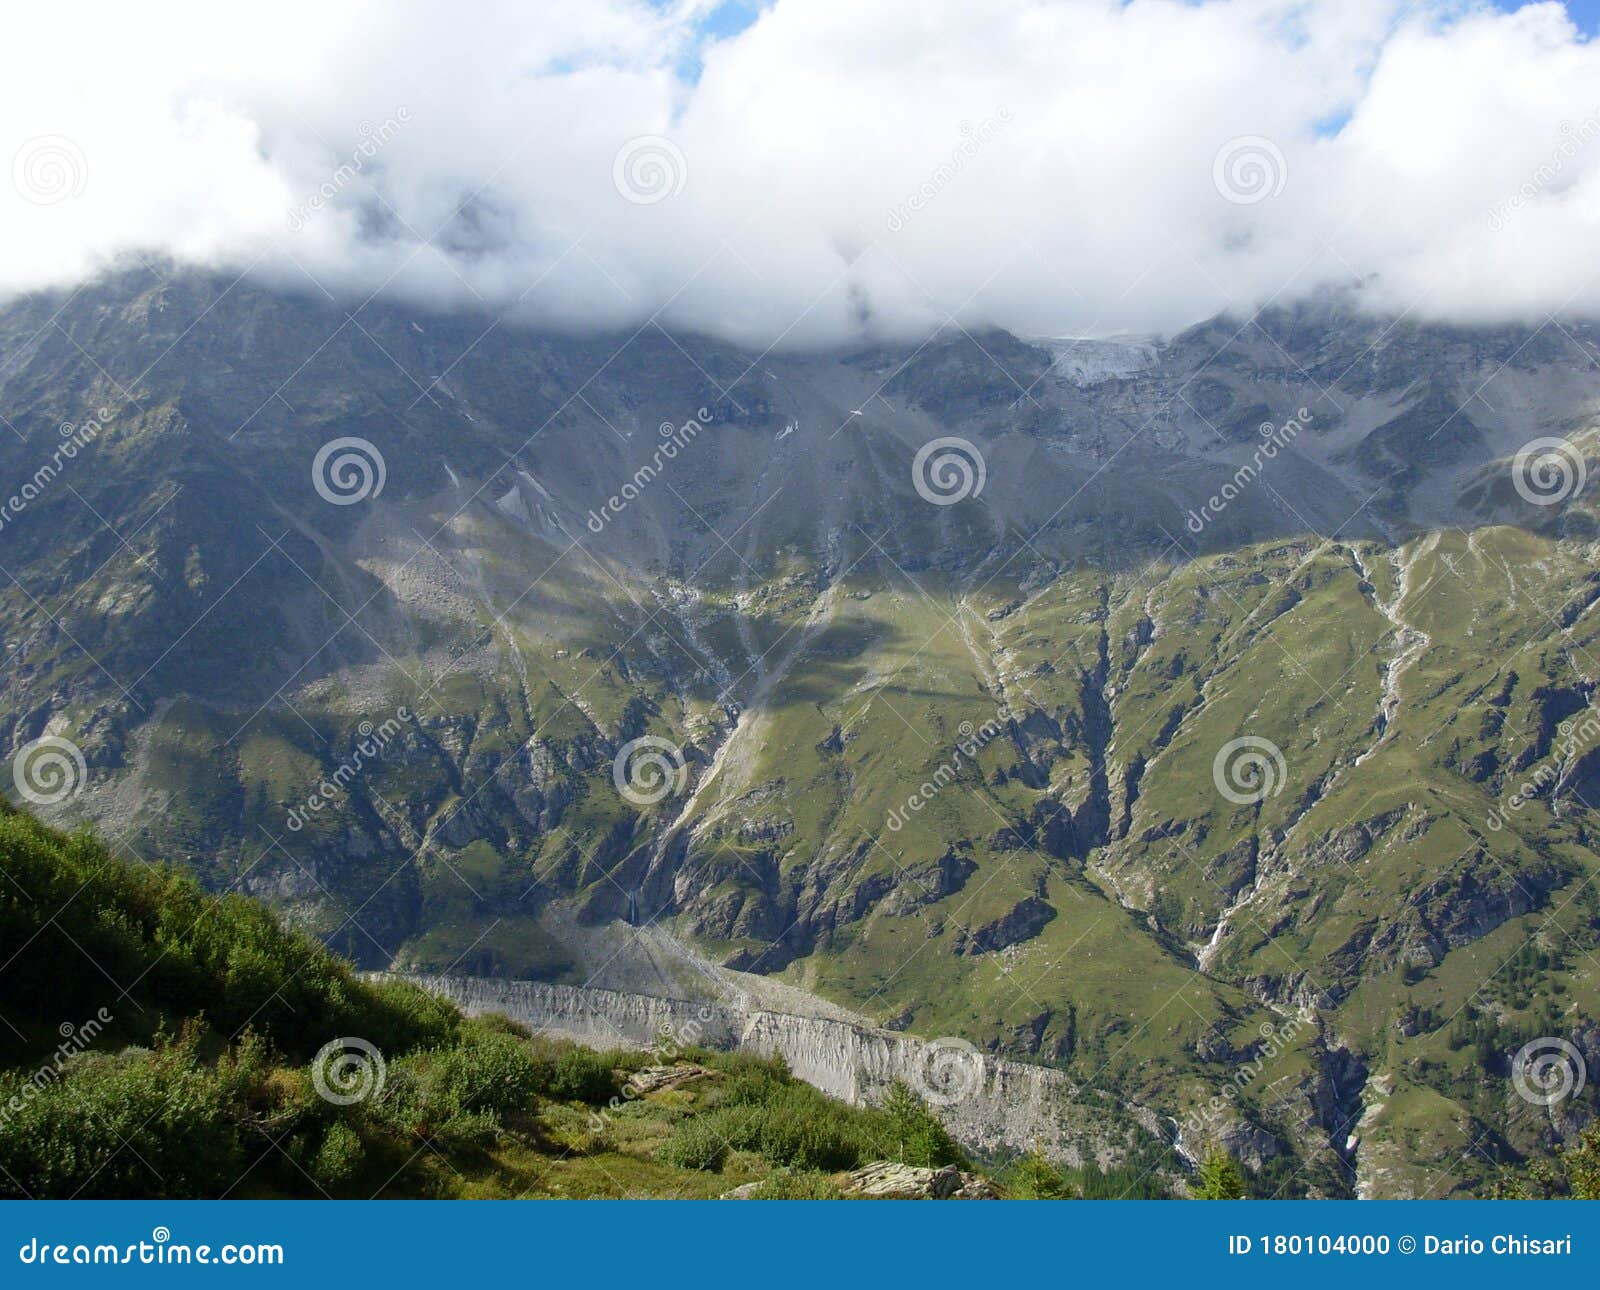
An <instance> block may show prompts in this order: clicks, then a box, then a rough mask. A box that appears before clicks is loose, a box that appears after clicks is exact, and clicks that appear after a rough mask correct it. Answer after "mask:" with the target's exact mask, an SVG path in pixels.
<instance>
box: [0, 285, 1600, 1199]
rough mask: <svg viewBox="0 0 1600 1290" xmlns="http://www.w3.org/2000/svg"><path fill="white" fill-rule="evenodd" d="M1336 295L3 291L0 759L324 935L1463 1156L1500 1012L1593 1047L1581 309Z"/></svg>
mask: <svg viewBox="0 0 1600 1290" xmlns="http://www.w3.org/2000/svg"><path fill="white" fill-rule="evenodd" d="M1356 303H1357V302H1352V301H1329V302H1326V303H1324V304H1321V305H1318V306H1315V307H1301V308H1297V309H1294V310H1270V311H1267V312H1265V313H1262V314H1260V315H1257V316H1254V317H1250V318H1243V317H1241V318H1219V319H1216V320H1214V321H1212V322H1210V323H1207V324H1204V325H1202V326H1199V327H1196V328H1194V329H1192V330H1190V331H1188V332H1186V333H1183V334H1182V335H1179V336H1177V337H1174V338H1172V339H1170V340H1167V341H1155V340H1152V339H1150V338H1138V339H1136V340H1129V341H1125V342H1115V341H1112V342H1105V341H1097V342H1094V343H1092V344H1088V343H1086V344H1082V345H1079V344H1075V343H1073V342H1071V341H1060V340H1052V341H1048V342H1039V343H1031V342H1028V341H1025V340H1021V339H1018V338H1014V337H1010V336H1006V335H1001V334H984V335H976V336H974V335H968V334H966V333H964V332H961V331H959V330H952V331H951V332H949V333H948V334H941V335H938V336H935V337H932V338H929V339H928V340H927V341H925V342H924V343H923V344H921V345H905V346H899V347H885V346H863V347H861V348H859V349H857V350H854V351H851V352H845V353H835V354H826V355H818V354H788V353H778V352H774V353H768V354H754V353H744V352H740V351H737V350H734V349H731V348H729V347H727V346H724V345H720V344H716V343H711V342H707V341H704V340H700V339H696V338H691V337H684V336H672V335H668V334H666V333H664V332H662V331H661V330H659V329H657V328H654V327H646V328H644V329H641V330H640V332H638V333H637V334H634V335H632V336H604V337H589V338H573V337H563V338H552V337H548V336H541V335H537V334H533V333H528V332H526V331H519V330H516V329H514V328H513V327H511V326H510V325H509V324H496V323H495V322H494V320H493V319H492V318H475V317H470V316H457V317H450V318H439V317H433V316H427V315H416V314H411V313H408V312H406V311H404V310H403V309H401V308H398V307H396V306H393V305H388V304H381V303H375V302H371V303H367V304H365V305H361V306H360V307H359V308H357V307H356V302H349V303H342V302H335V301H332V300H329V299H326V298H324V297H323V296H321V295H319V294H317V293H315V292H314V291H312V292H311V293H310V294H292V293H288V292H282V291H279V292H273V291H268V290H265V289H263V288H261V287H259V286H256V285H252V284H251V283H249V282H247V281H240V282H236V283H231V284H230V282H229V281H228V280H226V279H221V280H218V279H212V278H207V277H202V276H196V275H174V274H171V273H166V275H165V276H164V277H163V276H161V275H160V274H157V273H155V272H152V271H146V270H143V269H140V270H137V271H129V272H124V273H119V274H116V275H112V276H110V277H108V278H106V279H104V280H102V281H100V282H98V283H95V284H92V285H91V286H89V287H87V288H85V289H82V290H80V291H78V292H76V293H72V294H70V295H65V294H63V295H53V296H39V297H34V298H29V299H25V300H21V301H17V302H14V303H12V304H11V305H9V306H8V307H6V308H5V309H4V310H3V311H0V415H3V416H4V418H5V421H4V427H3V429H0V480H3V481H4V482H5V485H6V489H5V490H0V491H6V490H13V491H12V497H11V500H10V502H9V503H8V504H7V506H6V509H5V510H4V511H3V512H0V518H3V520H4V524H3V526H0V569H3V572H4V574H5V579H4V582H3V584H0V635H3V648H4V651H5V658H6V664H5V666H4V668H0V748H3V749H4V750H5V751H6V753H7V755H8V756H10V757H11V758H12V759H13V766H14V768H15V770H16V777H15V788H14V791H13V796H14V797H26V798H27V799H28V801H29V802H30V803H31V804H32V805H33V806H34V807H36V808H37V809H39V810H40V811H41V812H42V813H44V814H45V815H46V816H47V817H49V818H52V819H54V820H57V821H59V822H71V821H74V820H89V821H93V822H94V823H96V824H97V826H98V827H99V828H100V829H101V830H102V832H103V833H105V834H106V835H107V836H108V837H111V838H114V839H115V840H116V842H117V845H118V846H119V848H120V849H121V850H122V851H123V853H124V854H125V855H126V857H127V858H129V859H135V858H149V857H154V856H156V855H158V854H159V855H178V856H188V857H191V858H192V863H193V864H194V866H195V867H196V868H197V870H198V871H199V872H200V875H201V877H202V878H203V880H204V881H205V882H207V883H208V884H209V885H211V886H212V887H214V888H217V889H226V888H238V889H241V890H244V891H247V892H250V893H252V894H254V895H258V896H262V897H265V898H267V899H269V900H270V901H272V902H273V903H274V904H275V905H276V906H277V907H278V908H280V909H281V910H282V911H283V912H284V913H285V915H286V916H287V917H289V918H290V919H292V920H294V921H295V922H297V923H299V924H301V925H303V926H305V927H307V928H308V929H311V930H313V931H315V932H316V933H318V934H319V935H321V936H322V937H324V938H325V939H326V940H327V941H328V942H329V943H330V944H332V945H333V946H335V947H336V948H338V949H339V950H340V951H342V952H343V953H346V954H348V955H350V956H352V957H354V958H356V959H357V960H358V961H359V962H361V963H363V964H364V965H366V966H369V967H373V968H383V969H394V970H401V971H414V972H432V973H441V974H455V975H468V976H509V977H521V978H531V979H536V980H546V981H558V982H564V983H568V984H572V985H594V986H601V987H605V988H610V989H620V990H625V991H633V992H642V993H649V994H659V995H668V996H672V997H691V996H692V995H693V994H694V991H693V989H692V988H689V987H692V986H693V983H694V982H695V981H696V979H697V978H700V977H702V976H703V975H704V973H705V971H706V970H708V969H710V968H714V967H718V966H726V967H729V968H733V969H738V970H741V971H744V972H747V973H758V974H763V975H766V976H770V977H774V978H776V979H777V980H778V981H780V982H781V983H783V984H785V985H788V986H790V987H793V988H796V989H800V990H804V991H807V992H810V993H812V994H814V995H817V996H820V997H821V998H823V999H827V1000H832V1001H833V1002H834V1003H835V1004H837V1005H839V1006H841V1007H845V1008H848V1009H850V1010H852V1011H853V1012H855V1013H859V1014H861V1015H863V1016H865V1017H866V1018H868V1019H869V1020H871V1021H872V1022H874V1023H875V1024H878V1025H882V1026H886V1027H889V1028H892V1029H901V1030H908V1031H911V1032H914V1033H916V1034H920V1035H922V1036H924V1037H929V1038H932V1037H938V1036H953V1037H959V1038H961V1039H963V1040H966V1041H969V1042H972V1043H975V1044H977V1045H978V1046H980V1047H982V1048H984V1049H986V1050H988V1051H990V1052H991V1053H994V1054H1003V1055H1006V1056H1009V1057H1012V1058H1020V1059H1024V1060H1029V1061H1033V1062H1037V1063H1042V1064H1048V1065H1052V1066H1056V1067H1058V1068H1060V1069H1061V1070H1063V1071H1064V1072H1066V1073H1067V1074H1068V1075H1069V1076H1070V1078H1071V1079H1072V1080H1073V1081H1074V1082H1075V1084H1077V1085H1079V1086H1081V1087H1086V1088H1091V1089H1095V1090H1101V1091H1103V1092H1104V1093H1105V1094H1106V1095H1107V1096H1109V1097H1110V1098H1111V1099H1112V1100H1113V1101H1114V1102H1115V1103H1117V1104H1119V1105H1122V1106H1125V1107H1133V1106H1138V1107H1146V1108H1152V1109H1153V1110H1154V1111H1155V1112H1156V1113H1158V1114H1159V1115H1160V1116H1162V1117H1164V1119H1165V1122H1166V1123H1167V1125H1168V1127H1169V1129H1170V1131H1171V1132H1172V1134H1173V1136H1174V1137H1176V1138H1177V1139H1178V1141H1179V1142H1180V1144H1191V1145H1192V1144H1193V1143H1194V1142H1195V1141H1196V1140H1201V1139H1207V1138H1215V1139H1220V1140H1222V1141H1224V1142H1226V1143H1227V1144H1228V1145H1229V1146H1230V1147H1231V1148H1232V1149H1233V1150H1235V1152H1236V1153H1237V1154H1239V1155H1240V1156H1241V1157H1242V1158H1243V1159H1245V1161H1246V1162H1247V1163H1248V1164H1250V1165H1251V1166H1252V1167H1254V1168H1258V1169H1263V1168H1264V1169H1272V1170H1277V1171H1280V1172H1281V1174H1282V1177H1283V1179H1284V1186H1285V1194H1299V1193H1303V1192H1305V1191H1306V1190H1311V1191H1313V1192H1316V1193H1325V1194H1351V1193H1354V1192H1357V1191H1360V1192H1362V1193H1363V1194H1384V1195H1390V1194H1395V1195H1405V1194H1419V1195H1420V1194H1429V1195H1439V1194H1448V1193H1451V1192H1470V1191H1473V1190H1475V1189H1478V1188H1480V1187H1482V1186H1483V1185H1485V1183H1486V1181H1487V1180H1488V1179H1489V1178H1490V1177H1491V1176H1492V1175H1493V1174H1494V1172H1495V1170H1496V1169H1497V1168H1498V1166H1499V1165H1500V1163H1502V1162H1504V1161H1510V1160H1514V1159H1516V1158H1518V1157H1519V1156H1521V1155H1524V1154H1527V1153H1533V1152H1539V1151H1542V1150H1545V1149H1548V1147H1549V1146H1550V1145H1552V1144H1553V1143H1554V1142H1555V1141H1557V1140H1558V1139H1559V1138H1561V1137H1562V1136H1564V1135H1570V1134H1571V1132H1572V1131H1573V1130H1574V1128H1575V1127H1576V1126H1577V1125H1578V1124H1580V1123H1581V1122H1582V1121H1583V1120H1584V1119H1586V1118H1587V1117H1588V1115H1589V1114H1590V1113H1591V1112H1590V1109H1589V1108H1590V1105H1591V1102H1592V1094H1593V1087H1592V1086H1591V1087H1590V1088H1589V1089H1588V1090H1587V1091H1585V1092H1583V1093H1578V1094H1575V1095H1574V1096H1572V1097H1570V1098H1565V1099H1562V1100H1560V1101H1559V1102H1557V1103H1555V1104H1553V1105H1551V1106H1548V1107H1546V1106H1542V1105H1538V1104H1536V1103H1534V1102H1530V1101H1528V1100H1527V1099H1525V1098H1522V1097H1519V1096H1518V1094H1517V1093H1516V1091H1515V1088H1514V1085H1513V1082H1512V1080H1511V1079H1510V1075H1511V1073H1512V1069H1511V1063H1512V1061H1513V1058H1514V1056H1515V1054H1516V1053H1517V1052H1518V1051H1519V1049H1520V1048H1521V1046H1522V1045H1523V1044H1525V1043H1527V1042H1529V1041H1531V1040H1535V1039H1540V1038H1557V1037H1559V1038H1561V1039H1562V1040H1563V1041H1564V1042H1566V1043H1568V1044H1570V1045H1572V1046H1573V1048H1574V1051H1576V1052H1579V1053H1580V1054H1582V1055H1584V1056H1586V1058H1587V1060H1588V1061H1589V1063H1590V1064H1591V1068H1593V1063H1594V1062H1596V1061H1597V1060H1600V1028H1597V1027H1596V1025H1595V1023H1594V1022H1593V1020H1592V1018H1593V1017H1594V1016H1595V1015H1596V1006H1595V1005H1596V995H1597V990H1600V979H1597V977H1596V975H1595V971H1596V966H1597V962H1600V961H1597V959H1596V958H1595V949H1596V943H1597V940H1600V901H1597V898H1596V894H1595V892H1594V888H1593V884H1592V879H1593V876H1594V873H1595V867H1596V860H1595V857H1594V854H1593V851H1592V849H1591V846H1590V835H1589V833H1588V829H1589V828H1590V827H1591V826H1592V822H1591V811H1590V807H1589V805H1588V803H1589V802H1592V801H1596V800H1597V799H1596V797H1595V792H1596V791H1597V790H1600V785H1597V784H1594V783H1593V782H1592V781H1593V780H1594V778H1595V775H1596V771H1597V769H1600V760H1597V758H1596V756H1595V753H1594V747H1595V744H1596V743H1597V740H1600V718H1596V717H1595V716H1594V714H1593V713H1592V711H1591V709H1590V702H1591V698H1592V692H1593V689H1594V685H1595V682H1594V677H1595V675H1596V673H1597V668H1600V664H1596V662H1595V660H1596V659H1597V658H1600V647H1597V645H1596V642H1595V640H1594V635H1595V630H1596V628H1595V622H1596V619H1595V614H1594V612H1593V605H1594V601H1595V599H1596V598H1597V597H1600V573H1597V571H1596V553H1597V545H1596V534H1597V530H1596V523H1595V521H1596V515H1595V509H1594V506H1593V501H1592V497H1591V495H1590V491H1589V490H1587V489H1586V488H1584V487H1583V484H1584V482H1585V481H1584V479H1583V478H1582V477H1581V476H1582V475H1583V473H1584V472H1585V471H1586V469H1587V458H1586V453H1587V452H1592V451H1593V449H1592V447H1591V439H1592V433H1593V427H1594V424H1595V418H1596V414H1597V403H1600V357H1597V356H1600V348H1597V337H1600V333H1597V332H1596V331H1595V330H1594V329H1593V328H1588V327H1584V326H1580V325H1577V324H1567V323H1560V324H1552V325H1549V326H1546V327H1545V328H1542V329H1539V330H1537V331H1534V330H1503V331H1466V330H1451V329H1447V328H1439V327H1428V326H1422V325H1418V324H1415V323H1412V322H1409V321H1406V320H1393V319H1374V318H1370V317H1367V316H1365V315H1363V314H1362V313H1361V312H1360V311H1359V310H1358V309H1357V308H1356V307H1355V304H1356ZM69 427H70V429H69ZM1542 440H1559V441H1560V444H1561V445H1564V446H1545V447H1538V446H1535V448H1534V449H1533V450H1532V451H1531V454H1530V455H1524V456H1522V457H1520V458H1519V455H1518V454H1519V453H1523V451H1524V449H1525V448H1526V446H1527V445H1529V444H1530V443H1535V444H1536V445H1537V443H1538V441H1542ZM68 444H71V445H74V447H73V451H72V452H71V454H70V455H68V454H66V452H65V449H64V445H68ZM41 739H43V740H46V741H55V742H47V743H46V744H43V745H41V744H39V743H38V742H37V741H39V740H41ZM46 754H53V755H54V756H55V763H54V765H55V769H57V770H59V771H60V772H61V773H62V775H63V777H64V778H62V779H59V780H50V779H49V778H48V772H49V770H50V769H51V767H50V765H49V757H48V756H45V757H44V760H42V761H41V760H40V758H41V756H42V755H46ZM79 758H81V762H80V761H79V760H78V759H79ZM30 759H31V760H30ZM36 764H37V768H35V766H36ZM1595 1069H1600V1068H1595Z"/></svg>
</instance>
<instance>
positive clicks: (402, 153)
mask: <svg viewBox="0 0 1600 1290" xmlns="http://www.w3.org/2000/svg"><path fill="white" fill-rule="evenodd" d="M728 16H729V15H728V13H727V12H726V11H723V10H719V9H718V8H717V7H716V6H715V5H714V4H708V3H699V4H696V3H693V2H692V0H691V2H690V3H680V4H677V5H676V6H674V7H670V8H662V7H659V6H648V5H644V4H636V3H625V2H623V0H592V2H589V3H585V4H583V5H572V4H566V3H549V4H513V3H505V4H482V5H474V6H468V7H463V6H461V5H459V4H445V3H418V4H412V5H408V6H404V7H396V6H391V5H384V4H379V3H371V4H361V3H350V4H342V5H328V4H325V3H318V4H312V3H297V2H293V0H290V2H287V3H279V4H275V5H273V6H272V7H271V8H270V9H267V10H261V9H259V8H251V9H245V8H243V7H238V6H222V5H215V4H195V5H188V4H166V5H161V6H157V7H155V8H154V9H151V8H146V7H144V6H126V5H112V4H108V5H105V6H93V5H90V6H74V5H52V6H44V5H41V6H28V7H26V8H25V9H18V8H13V9H11V10H9V11H8V12H7V14H6V15H5V17H4V18H3V19H0V34H3V40H0V50H3V51H4V52H3V53H0V164H8V165H9V176H8V177H7V178H8V179H9V182H6V180H5V179H4V178H0V294H12V293H16V292H20V291H28V290H35V289H38V288H42V287H52V286H61V285H70V284H73V283H76V282H80V281H82V280H84V279H85V278H87V277H88V276H90V275H92V274H93V273H95V272H96V271H98V270H99V269H101V268H103V267H104V266H105V265H106V264H108V263H110V262H112V261H114V260H115V259H116V258H118V257H119V256H125V255H127V254H130V253H131V254H139V255H143V256H150V255H161V256H167V257H171V258H173V259H175V260H177V261H180V262H185V263H195V264H201V265H205V266H209V267H214V268H219V269H223V270H226V271H230V272H236V273H237V272H245V271H248V272H250V273H252V274H255V275H258V276H262V277H265V278H267V279H269V280H272V281H276V282H281V283H285V284H291V285H293V284H299V285H303V286H305V287H307V288H308V289H314V288H313V287H312V283H315V284H317V285H319V286H321V287H322V288H324V289H326V290H329V291H331V292H334V293H336V294H340V295H342V296H348V297H349V298H350V299H352V300H353V301H359V300H361V299H363V298H365V297H366V296H368V295H370V294H373V293H379V292H381V293H386V294H389V295H392V296H395V297H399V298H402V299H405V300H409V301H414V302H416V303H417V304H419V305H421V306H425V307H428V308H434V309H438V308H486V309H488V310H490V311H492V312H494V313H496V314H503V313H507V312H509V313H511V314H513V315H515V316H517V317H519V318H523V319H526V320H528V321H530V322H533V323H537V324H542V325H547V326H555V327H571V328H616V327H632V326H638V325H641V324H645V323H648V322H650V321H652V320H653V321H656V322H659V323H660V324H661V325H662V326H664V327H667V328H669V329H674V328H675V329H684V330H696V331H705V332H710V333H713V334H716V335H719V336H723V337H727V338H730V339H733V340H737V341H740V342H742V343H746V344H755V345H759V346H765V345H771V344H783V345H824V344H837V343H841V342H850V341H855V340H859V339H864V338H874V339H876V338H893V337H904V336H912V335H918V334H921V333H924V332H926V331H927V330H928V329H930V328H933V327H937V326H940V325H942V324H946V323H948V322H949V321H951V320H954V321H957V322H959V323H961V324H962V325H964V326H967V327H974V326H984V325H998V326H1002V327H1006V328H1008V329H1010V330H1012V331H1016V332H1018V333H1021V334H1026V335H1079V334H1103V333H1107V332H1112V331H1117V330H1136V331H1138V330H1154V331H1171V330H1174V329H1176V328H1178V327H1181V326H1184V325H1186V324H1188V323H1190V322H1193V321H1195V320H1196V319H1199V318H1202V317H1206V316H1209V315H1210V314H1213V313H1215V312H1217V311H1218V310H1220V309H1224V308H1227V307H1230V306H1231V307H1236V308H1242V307H1248V306H1253V305H1259V304H1261V303H1264V302H1268V301H1274V300H1275V301H1280V302H1283V301H1289V300H1293V299H1296V298H1299V297H1301V296H1303V295H1305V294H1307V293H1309V292H1313V291H1316V290H1318V289H1319V288H1325V287H1327V286H1330V285H1348V284H1352V283H1361V284H1363V290H1362V296H1363V298H1364V299H1365V300H1367V301H1369V302H1371V303H1372V304H1373V305H1374V306H1375V307H1378V308H1381V309H1385V310H1393V311H1396V312H1399V311H1407V310H1409V311H1411V313H1412V315H1413V316H1418V317H1431V318H1448V319H1458V320H1465V321H1501V320H1505V321H1511V320H1515V321H1530V320H1531V321H1533V322H1541V321H1543V320H1544V319H1545V318H1546V317H1548V316H1549V315H1550V314H1552V313H1555V314H1562V313H1568V314H1580V313H1591V314H1592V313H1600V260H1597V258H1596V257H1595V255H1594V248H1595V246H1596V245H1597V241H1596V234H1597V233H1600V46H1597V45H1595V44H1592V43H1590V42H1588V41H1587V40H1585V39H1584V38H1583V37H1582V36H1581V34H1580V33H1579V32H1578V30H1577V29H1576V28H1575V27H1574V26H1573V24H1572V23H1571V22H1570V21H1569V19H1568V17H1567V15H1566V12H1565V11H1564V9H1563V8H1562V6H1561V5H1560V4H1556V3H1546V4H1536V5H1529V6H1527V7H1524V8H1521V9H1519V10H1515V11H1511V12H1506V11H1501V10H1497V9H1494V8H1490V7H1486V6H1484V5H1480V4H1461V3H1430V2H1427V0H1424V2H1423V3H1420V4H1415V5H1407V4H1405V3H1403V0H1327V2H1317V0H1313V2H1311V3H1304V2H1302V3H1285V2H1281V0H1209V2H1207V3H1198V4H1184V3H1173V2H1170V0H1130V2H1129V3H1125V4H1113V3H1097V2H1094V0H1061V2H1057V3H1039V2H1037V0H983V2H982V3H972V2H971V0H875V2H874V3H872V4H861V3H859V0H778V3H776V4H774V5H771V6H770V7H767V8H763V9H762V10H761V11H760V12H759V13H758V14H756V15H755V16H754V20H753V21H748V22H747V23H746V24H745V25H743V26H742V29H740V30H738V31H737V32H736V33H735V34H730V35H718V34H716V33H718V32H720V31H727V30H728V29H729V28H730V26H733V25H737V24H730V23H729V22H728V21H727V18H728Z"/></svg>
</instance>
